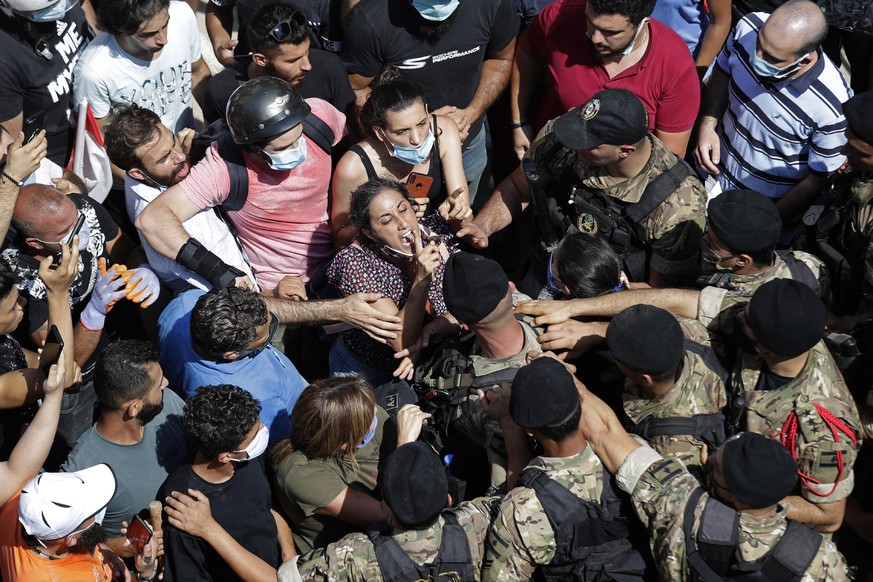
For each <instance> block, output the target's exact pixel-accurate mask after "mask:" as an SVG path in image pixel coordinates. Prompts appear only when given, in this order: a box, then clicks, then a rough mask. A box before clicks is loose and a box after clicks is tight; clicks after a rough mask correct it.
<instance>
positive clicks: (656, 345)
mask: <svg viewBox="0 0 873 582" xmlns="http://www.w3.org/2000/svg"><path fill="white" fill-rule="evenodd" d="M606 344H607V345H608V346H609V351H610V352H611V353H612V356H613V357H614V358H615V359H616V361H618V362H619V363H620V364H622V365H624V366H627V367H628V368H630V369H631V370H634V371H635V372H641V373H643V374H661V373H663V372H666V371H668V370H671V369H672V368H674V367H675V366H676V365H677V364H678V363H679V362H680V361H682V356H683V355H684V353H685V336H684V334H683V333H682V327H681V326H680V325H679V322H678V321H677V320H676V318H675V317H673V316H672V315H670V314H669V313H668V312H666V311H664V310H663V309H659V308H657V307H653V306H651V305H634V306H633V307H628V308H627V309H625V310H624V311H622V312H621V313H619V314H617V315H616V316H615V317H613V318H612V321H610V322H609V327H607V328H606Z"/></svg>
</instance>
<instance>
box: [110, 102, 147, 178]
mask: <svg viewBox="0 0 873 582" xmlns="http://www.w3.org/2000/svg"><path fill="white" fill-rule="evenodd" d="M160 125H161V118H160V117H158V114H157V113H155V112H154V111H152V110H151V109H146V108H145V107H140V106H139V105H137V104H135V103H131V104H129V105H119V106H118V107H115V108H113V110H112V112H111V113H110V114H109V119H108V120H107V122H106V127H105V129H104V130H103V143H104V145H105V146H106V153H107V155H108V156H109V161H111V162H112V163H113V164H115V165H116V166H118V167H119V168H121V169H122V170H124V171H125V172H126V171H128V170H129V169H131V168H133V167H135V166H138V165H140V164H141V163H142V160H140V159H139V156H137V155H136V150H138V149H139V148H141V147H142V146H144V145H146V144H149V143H151V142H153V141H155V140H156V139H158V135H159V134H158V128H159V127H160Z"/></svg>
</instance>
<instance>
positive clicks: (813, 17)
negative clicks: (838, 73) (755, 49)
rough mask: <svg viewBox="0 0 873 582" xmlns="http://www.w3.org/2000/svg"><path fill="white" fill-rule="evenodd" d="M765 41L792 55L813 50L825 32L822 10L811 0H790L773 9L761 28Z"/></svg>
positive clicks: (799, 54) (820, 41)
mask: <svg viewBox="0 0 873 582" xmlns="http://www.w3.org/2000/svg"><path fill="white" fill-rule="evenodd" d="M761 34H764V35H766V38H767V41H768V43H769V44H771V45H773V46H774V47H776V48H777V49H778V50H779V51H780V52H784V53H790V54H793V55H794V57H795V58H800V57H801V56H803V55H805V54H807V53H811V52H813V51H815V50H816V49H817V48H818V47H819V46H820V45H821V43H822V42H824V39H825V37H826V36H827V34H828V23H827V21H826V20H825V16H824V13H823V12H822V11H821V8H819V7H818V5H817V4H816V3H815V2H812V1H811V0H791V2H786V3H785V4H783V5H782V6H780V7H779V8H777V9H776V10H774V11H773V14H771V15H770V18H768V19H767V22H765V23H764V26H763V27H762V28H761Z"/></svg>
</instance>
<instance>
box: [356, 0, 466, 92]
mask: <svg viewBox="0 0 873 582" xmlns="http://www.w3.org/2000/svg"><path fill="white" fill-rule="evenodd" d="M477 1H479V0H477ZM366 2H367V0H364V1H363V2H361V3H360V4H358V5H357V6H356V7H355V8H354V9H353V10H352V11H351V13H350V14H349V18H348V22H347V24H346V27H345V35H344V39H343V50H342V54H341V55H340V56H341V58H342V60H343V65H345V68H346V70H347V71H348V72H349V73H350V74H352V75H360V76H362V77H367V78H371V77H375V76H376V73H378V72H379V69H380V68H381V67H382V48H381V43H380V38H379V34H377V32H376V31H374V30H373V26H372V24H370V21H369V19H367V17H366V15H365V14H364V12H365V11H364V6H362V4H365V3H366Z"/></svg>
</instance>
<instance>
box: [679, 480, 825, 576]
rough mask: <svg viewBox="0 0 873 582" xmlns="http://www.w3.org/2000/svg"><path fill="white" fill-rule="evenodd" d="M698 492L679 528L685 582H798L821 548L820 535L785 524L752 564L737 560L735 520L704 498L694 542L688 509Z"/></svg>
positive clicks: (733, 513) (731, 513)
mask: <svg viewBox="0 0 873 582" xmlns="http://www.w3.org/2000/svg"><path fill="white" fill-rule="evenodd" d="M702 495H703V489H702V488H700V487H698V488H697V489H695V490H694V491H693V492H692V493H691V495H690V497H689V499H688V503H687V504H686V505H685V516H684V520H685V521H684V523H683V526H682V527H683V529H684V532H685V554H686V557H687V559H688V565H689V567H690V570H691V576H690V578H689V580H690V581H691V582H698V581H701V582H722V581H725V580H730V581H732V582H798V581H799V580H800V579H801V578H803V575H804V573H805V572H806V570H807V569H808V568H809V565H810V564H811V563H812V561H813V559H814V558H815V555H816V553H817V552H818V548H819V546H820V545H821V541H822V537H821V534H819V533H818V532H816V531H815V530H813V529H812V528H810V527H809V526H807V525H805V524H802V523H800V522H797V521H792V520H789V521H788V527H787V528H786V530H785V534H784V535H783V536H782V538H781V539H780V540H779V541H778V542H777V543H776V545H775V546H774V547H773V548H772V549H771V550H770V552H769V553H767V555H766V556H765V557H764V558H762V559H760V560H758V561H756V562H751V563H747V562H743V561H741V560H740V559H739V549H738V547H737V546H738V538H739V534H738V531H739V522H740V515H739V514H738V513H737V512H736V511H734V510H733V509H731V508H730V507H728V506H727V505H725V504H723V503H720V502H719V501H716V500H715V499H712V498H709V499H707V500H706V505H705V506H704V509H703V513H702V514H701V516H700V526H699V527H698V530H697V537H696V538H695V537H694V536H693V534H692V526H693V525H694V509H695V508H696V507H697V503H698V501H699V500H700V497H701V496H702Z"/></svg>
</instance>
